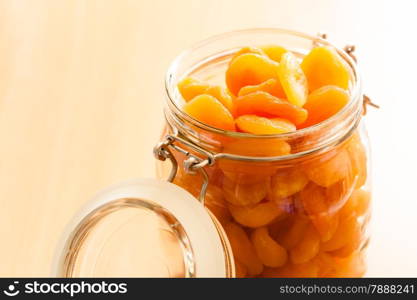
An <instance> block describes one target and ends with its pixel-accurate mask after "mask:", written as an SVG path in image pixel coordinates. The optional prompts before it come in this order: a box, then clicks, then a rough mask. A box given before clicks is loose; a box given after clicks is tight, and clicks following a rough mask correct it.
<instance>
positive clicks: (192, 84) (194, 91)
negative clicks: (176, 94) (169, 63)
mask: <svg viewBox="0 0 417 300" xmlns="http://www.w3.org/2000/svg"><path fill="white" fill-rule="evenodd" d="M177 87H178V90H179V91H180V93H181V96H182V97H183V98H184V100H185V101H186V102H188V101H190V100H191V99H193V98H194V97H196V96H199V95H202V94H204V93H205V91H207V90H208V89H209V88H210V85H209V84H208V83H205V82H202V81H199V80H197V79H195V78H192V77H186V78H184V79H183V80H181V81H180V82H179V83H178V85H177Z"/></svg>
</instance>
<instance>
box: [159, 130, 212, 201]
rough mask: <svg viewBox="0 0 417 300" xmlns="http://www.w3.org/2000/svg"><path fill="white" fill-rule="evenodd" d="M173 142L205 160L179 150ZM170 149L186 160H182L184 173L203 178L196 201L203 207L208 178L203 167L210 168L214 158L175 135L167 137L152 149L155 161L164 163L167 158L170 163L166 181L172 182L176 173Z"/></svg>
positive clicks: (174, 161) (176, 168)
mask: <svg viewBox="0 0 417 300" xmlns="http://www.w3.org/2000/svg"><path fill="white" fill-rule="evenodd" d="M175 142H179V143H180V144H183V145H185V146H187V147H189V148H191V149H193V150H195V151H196V152H197V153H200V154H202V155H204V156H206V158H204V159H203V158H201V157H199V156H197V155H194V154H192V153H190V152H189V151H187V150H185V149H184V148H181V147H180V146H178V145H176V144H175ZM170 148H173V149H174V150H176V151H179V152H181V153H182V154H184V155H185V156H186V157H187V159H186V160H184V170H185V172H186V173H188V174H191V175H196V174H197V173H198V172H199V173H200V174H201V175H202V176H203V184H202V186H201V190H200V194H199V196H198V200H199V201H200V202H201V203H202V204H203V205H204V199H205V196H206V193H207V188H208V184H209V177H208V174H207V171H206V170H205V169H204V167H205V166H211V165H213V164H214V161H215V157H214V155H213V154H212V153H210V152H208V151H206V150H204V149H202V148H201V147H199V146H197V145H195V144H193V143H191V142H189V141H187V140H185V139H183V138H180V137H178V136H177V135H167V136H165V138H164V140H163V141H162V142H160V143H158V144H157V145H156V146H155V147H154V149H153V152H154V155H155V157H156V158H157V159H159V160H161V161H165V160H166V159H167V158H169V160H170V161H171V163H172V168H171V172H170V174H169V176H168V179H167V180H168V181H169V182H173V181H174V179H175V176H176V174H177V171H178V162H177V160H176V159H175V156H174V155H173V154H172V151H171V149H170Z"/></svg>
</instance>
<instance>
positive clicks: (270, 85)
mask: <svg viewBox="0 0 417 300" xmlns="http://www.w3.org/2000/svg"><path fill="white" fill-rule="evenodd" d="M259 91H262V92H266V93H268V94H271V95H272V96H275V97H278V98H280V99H282V98H285V97H286V96H285V92H284V89H283V88H282V86H281V83H280V82H279V80H277V79H275V78H271V79H268V80H267V81H264V82H262V83H260V84H256V85H247V86H244V87H242V88H241V89H240V90H239V93H238V96H245V95H248V94H251V93H254V92H259Z"/></svg>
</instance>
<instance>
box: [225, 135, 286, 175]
mask: <svg viewBox="0 0 417 300" xmlns="http://www.w3.org/2000/svg"><path fill="white" fill-rule="evenodd" d="M223 152H224V153H231V154H237V155H245V156H261V157H262V156H282V155H287V154H290V152H291V146H290V145H289V144H288V143H287V142H285V141H283V140H279V139H276V138H271V139H257V138H242V139H234V140H231V141H230V142H227V143H225V144H224V148H223ZM240 164H241V165H245V166H250V165H251V164H250V163H247V162H243V163H242V162H240ZM262 166H263V167H264V168H265V164H263V165H262ZM233 170H234V171H236V172H238V170H237V169H231V170H230V171H233Z"/></svg>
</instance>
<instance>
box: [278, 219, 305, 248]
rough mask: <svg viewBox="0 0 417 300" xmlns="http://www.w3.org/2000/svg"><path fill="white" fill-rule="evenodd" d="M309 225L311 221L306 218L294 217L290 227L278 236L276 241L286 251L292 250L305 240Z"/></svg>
mask: <svg viewBox="0 0 417 300" xmlns="http://www.w3.org/2000/svg"><path fill="white" fill-rule="evenodd" d="M309 224H310V221H309V220H308V219H306V218H298V217H293V220H292V222H291V225H290V227H289V228H286V229H284V230H282V231H280V232H279V233H278V234H277V235H276V239H277V240H278V241H279V242H280V244H281V245H283V246H284V247H285V248H286V249H288V250H290V249H292V248H294V247H295V246H296V245H297V244H298V243H299V242H300V240H301V239H302V238H303V236H304V234H305V232H306V230H307V228H308V227H309Z"/></svg>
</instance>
